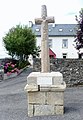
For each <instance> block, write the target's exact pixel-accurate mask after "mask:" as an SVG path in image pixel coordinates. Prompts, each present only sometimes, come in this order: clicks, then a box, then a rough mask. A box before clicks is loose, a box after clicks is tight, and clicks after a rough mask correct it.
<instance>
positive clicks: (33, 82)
mask: <svg viewBox="0 0 83 120" xmlns="http://www.w3.org/2000/svg"><path fill="white" fill-rule="evenodd" d="M27 84H28V85H36V84H37V77H35V76H33V77H27Z"/></svg>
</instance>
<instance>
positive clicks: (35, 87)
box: [25, 72, 66, 117]
mask: <svg viewBox="0 0 83 120" xmlns="http://www.w3.org/2000/svg"><path fill="white" fill-rule="evenodd" d="M65 88H66V84H65V82H64V81H63V76H62V74H61V73H59V72H51V73H40V72H32V73H31V74H30V75H29V76H28V77H27V85H26V86H25V91H26V93H27V99H28V116H29V117H32V116H41V115H56V114H63V113H64V90H65Z"/></svg>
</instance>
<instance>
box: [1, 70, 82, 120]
mask: <svg viewBox="0 0 83 120" xmlns="http://www.w3.org/2000/svg"><path fill="white" fill-rule="evenodd" d="M30 72H31V69H28V70H25V71H24V72H23V73H21V74H20V75H19V76H18V77H16V78H12V79H8V80H5V81H2V82H0V120H83V87H74V88H67V89H66V91H65V114H64V115H58V116H41V117H32V118H29V117H28V116H27V97H26V94H25V92H24V86H25V85H26V80H27V75H28V74H29V73H30Z"/></svg>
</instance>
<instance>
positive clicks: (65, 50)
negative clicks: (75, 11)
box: [31, 24, 79, 58]
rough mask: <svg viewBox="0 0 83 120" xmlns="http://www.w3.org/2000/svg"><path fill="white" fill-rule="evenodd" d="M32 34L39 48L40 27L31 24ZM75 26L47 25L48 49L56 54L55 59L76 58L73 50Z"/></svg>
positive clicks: (74, 49)
mask: <svg viewBox="0 0 83 120" xmlns="http://www.w3.org/2000/svg"><path fill="white" fill-rule="evenodd" d="M31 28H32V30H33V32H34V33H35V35H36V38H37V46H40V48H41V25H35V24H32V26H31ZM76 29H77V25H76V24H49V26H48V36H49V37H48V42H49V48H50V49H51V50H52V51H53V52H54V53H55V54H56V58H78V57H79V55H78V50H76V48H75V42H74V40H75V36H76Z"/></svg>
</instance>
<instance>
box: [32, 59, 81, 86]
mask: <svg viewBox="0 0 83 120" xmlns="http://www.w3.org/2000/svg"><path fill="white" fill-rule="evenodd" d="M50 69H51V71H55V72H56V71H59V72H61V73H62V74H63V80H64V81H65V82H66V84H67V85H69V86H73V85H74V86H75V85H83V59H51V60H50ZM33 70H34V71H41V65H40V59H34V65H33Z"/></svg>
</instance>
